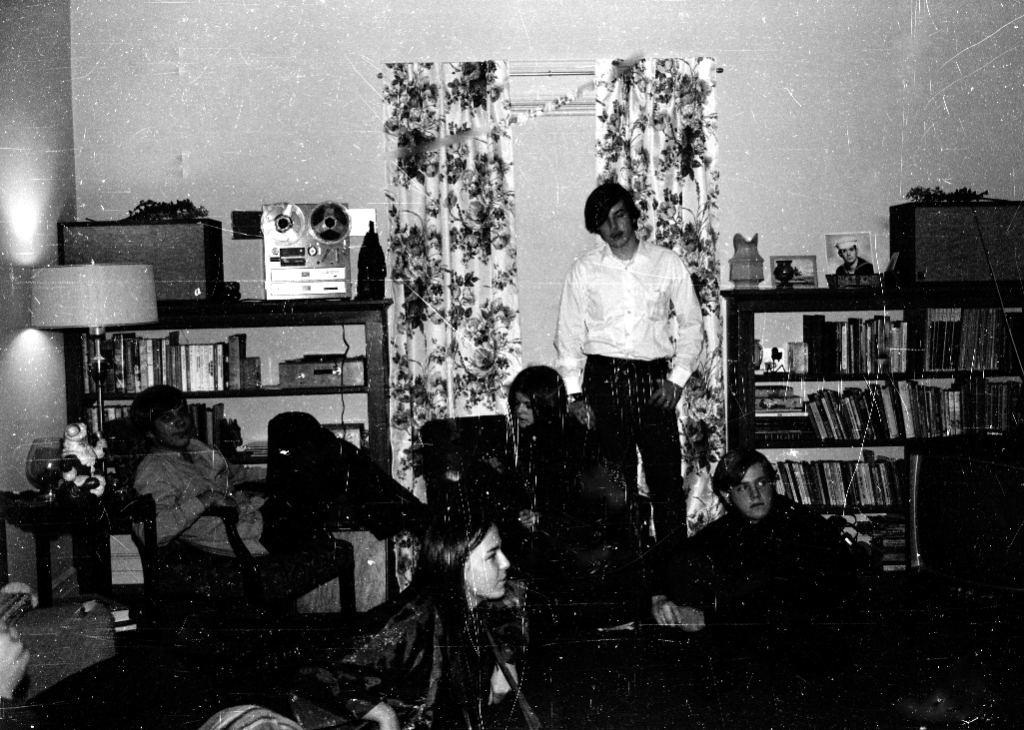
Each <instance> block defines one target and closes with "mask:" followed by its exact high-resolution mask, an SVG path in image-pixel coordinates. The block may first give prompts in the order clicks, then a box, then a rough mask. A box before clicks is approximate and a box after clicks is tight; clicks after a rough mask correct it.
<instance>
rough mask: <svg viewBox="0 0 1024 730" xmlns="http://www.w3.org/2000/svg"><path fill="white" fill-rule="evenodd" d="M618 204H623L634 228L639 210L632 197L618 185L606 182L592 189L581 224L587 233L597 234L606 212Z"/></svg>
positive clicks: (606, 217) (606, 214) (606, 216)
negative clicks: (584, 226)
mask: <svg viewBox="0 0 1024 730" xmlns="http://www.w3.org/2000/svg"><path fill="white" fill-rule="evenodd" d="M619 203H623V205H624V207H625V209H626V212H627V213H629V217H630V218H632V219H633V225H634V226H635V225H636V222H637V221H638V220H639V219H640V209H639V208H637V207H636V203H635V202H633V196H632V195H631V194H630V192H629V191H628V190H626V188H624V187H622V186H621V185H619V184H618V183H616V182H606V183H604V184H603V185H598V186H597V187H596V188H594V191H593V192H592V193H591V194H590V197H588V198H587V203H586V205H585V206H584V207H583V223H584V225H586V227H587V231H589V232H590V233H597V230H598V229H599V228H600V227H601V225H602V224H603V223H604V222H605V221H606V220H608V211H610V210H611V209H612V208H614V207H615V206H616V205H618V204H619Z"/></svg>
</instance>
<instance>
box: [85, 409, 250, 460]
mask: <svg viewBox="0 0 1024 730" xmlns="http://www.w3.org/2000/svg"><path fill="white" fill-rule="evenodd" d="M129 408H130V406H126V405H106V404H105V405H104V407H103V420H104V422H105V423H110V422H111V421H113V420H116V419H128V418H129ZM188 409H189V413H190V415H191V416H192V423H193V424H194V428H195V433H194V436H195V438H197V439H199V440H200V441H202V442H203V443H207V444H212V445H214V446H216V447H217V448H218V449H220V451H221V452H222V453H223V454H225V455H226V456H230V455H231V454H234V453H235V451H236V449H237V448H238V446H239V445H240V444H241V440H242V439H241V432H240V430H239V428H238V423H237V421H235V420H234V419H228V418H225V417H224V404H223V403H215V404H212V405H208V404H206V403H189V404H188ZM86 417H87V420H88V425H89V428H90V430H91V431H92V432H93V433H99V431H100V427H99V425H100V424H99V408H98V407H97V406H95V405H93V406H89V408H88V409H87V411H86Z"/></svg>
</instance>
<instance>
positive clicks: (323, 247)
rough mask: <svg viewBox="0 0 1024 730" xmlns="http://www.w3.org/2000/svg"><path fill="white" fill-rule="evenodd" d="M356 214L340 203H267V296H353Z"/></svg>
mask: <svg viewBox="0 0 1024 730" xmlns="http://www.w3.org/2000/svg"><path fill="white" fill-rule="evenodd" d="M350 227H351V218H350V216H349V213H348V210H347V209H346V208H345V206H344V205H342V204H341V203H332V202H326V203H319V204H313V203H271V204H268V205H264V206H263V214H262V216H261V219H260V228H261V229H262V232H263V271H264V279H265V286H266V292H267V299H323V298H328V297H350V296H351V295H352V292H351V291H350V290H351V278H352V277H351V262H350V255H349V230H350Z"/></svg>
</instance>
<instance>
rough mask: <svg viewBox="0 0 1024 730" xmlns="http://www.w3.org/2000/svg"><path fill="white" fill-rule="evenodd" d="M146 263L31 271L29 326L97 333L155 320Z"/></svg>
mask: <svg viewBox="0 0 1024 730" xmlns="http://www.w3.org/2000/svg"><path fill="white" fill-rule="evenodd" d="M156 321H157V312H156V286H155V284H154V280H153V267H152V266H150V265H148V264H91V265H87V266H52V267H49V268H45V269H36V270H35V271H34V272H33V273H32V326H33V327H39V328H42V329H81V328H87V329H102V328H105V327H116V326H118V325H130V324H144V323H146V322H156Z"/></svg>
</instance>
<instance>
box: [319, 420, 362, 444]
mask: <svg viewBox="0 0 1024 730" xmlns="http://www.w3.org/2000/svg"><path fill="white" fill-rule="evenodd" d="M324 428H326V429H327V430H328V431H330V432H331V433H333V434H334V435H335V437H336V438H339V439H341V440H342V441H348V442H349V443H350V444H352V445H353V446H355V447H356V448H358V449H361V448H363V447H364V446H365V444H366V425H365V424H363V423H325V424H324Z"/></svg>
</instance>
